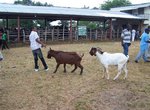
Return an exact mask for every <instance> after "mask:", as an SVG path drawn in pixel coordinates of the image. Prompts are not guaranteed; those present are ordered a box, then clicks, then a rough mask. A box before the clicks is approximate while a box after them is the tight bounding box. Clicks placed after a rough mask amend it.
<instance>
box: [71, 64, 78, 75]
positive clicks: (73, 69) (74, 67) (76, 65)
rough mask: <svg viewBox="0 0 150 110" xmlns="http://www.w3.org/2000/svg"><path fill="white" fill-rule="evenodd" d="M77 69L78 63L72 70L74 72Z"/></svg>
mask: <svg viewBox="0 0 150 110" xmlns="http://www.w3.org/2000/svg"><path fill="white" fill-rule="evenodd" d="M76 69H77V65H74V69H73V70H72V71H71V73H73V72H74V71H75V70H76Z"/></svg>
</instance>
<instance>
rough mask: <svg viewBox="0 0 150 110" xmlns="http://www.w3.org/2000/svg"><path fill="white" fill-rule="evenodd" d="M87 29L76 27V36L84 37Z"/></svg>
mask: <svg viewBox="0 0 150 110" xmlns="http://www.w3.org/2000/svg"><path fill="white" fill-rule="evenodd" d="M86 35H87V28H86V26H78V36H86Z"/></svg>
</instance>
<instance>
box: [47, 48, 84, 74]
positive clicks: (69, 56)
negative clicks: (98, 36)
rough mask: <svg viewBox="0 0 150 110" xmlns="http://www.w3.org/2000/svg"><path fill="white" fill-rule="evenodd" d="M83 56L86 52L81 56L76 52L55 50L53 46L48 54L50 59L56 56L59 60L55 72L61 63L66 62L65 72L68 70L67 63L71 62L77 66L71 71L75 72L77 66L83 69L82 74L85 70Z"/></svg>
mask: <svg viewBox="0 0 150 110" xmlns="http://www.w3.org/2000/svg"><path fill="white" fill-rule="evenodd" d="M83 56H84V54H83V55H82V56H79V55H78V54H77V53H76V52H64V51H55V50H52V49H51V48H50V50H49V51H48V54H47V58H48V59H50V58H51V57H54V58H55V60H56V62H57V65H56V69H55V71H54V73H56V71H57V69H58V67H59V65H60V64H64V72H66V64H70V65H74V66H75V68H74V69H73V70H72V71H71V72H74V71H75V70H76V69H77V67H79V68H80V69H81V71H80V75H82V72H83V66H82V65H81V64H80V63H81V60H82V57H83Z"/></svg>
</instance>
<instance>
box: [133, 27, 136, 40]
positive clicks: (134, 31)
mask: <svg viewBox="0 0 150 110" xmlns="http://www.w3.org/2000/svg"><path fill="white" fill-rule="evenodd" d="M135 35H136V30H135V29H132V42H134V40H135Z"/></svg>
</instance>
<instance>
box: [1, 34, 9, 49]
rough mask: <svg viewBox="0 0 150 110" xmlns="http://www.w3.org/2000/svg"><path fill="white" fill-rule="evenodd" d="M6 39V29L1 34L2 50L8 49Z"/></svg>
mask: <svg viewBox="0 0 150 110" xmlns="http://www.w3.org/2000/svg"><path fill="white" fill-rule="evenodd" d="M7 40H8V38H7V33H6V31H3V35H2V50H3V49H6V48H7V49H9V47H8V44H7Z"/></svg>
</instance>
